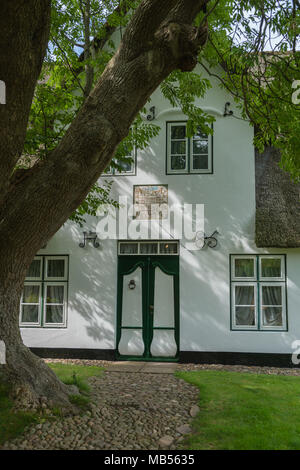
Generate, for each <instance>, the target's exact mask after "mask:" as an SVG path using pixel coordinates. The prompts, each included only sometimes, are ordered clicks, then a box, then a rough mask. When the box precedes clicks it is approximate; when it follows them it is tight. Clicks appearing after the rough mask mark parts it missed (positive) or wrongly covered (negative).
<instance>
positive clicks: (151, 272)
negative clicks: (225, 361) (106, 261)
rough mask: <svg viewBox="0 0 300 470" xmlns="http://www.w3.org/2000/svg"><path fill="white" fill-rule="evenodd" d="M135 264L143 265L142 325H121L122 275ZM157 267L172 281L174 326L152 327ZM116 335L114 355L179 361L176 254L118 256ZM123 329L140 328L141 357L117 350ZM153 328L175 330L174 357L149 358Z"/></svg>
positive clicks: (130, 270)
mask: <svg viewBox="0 0 300 470" xmlns="http://www.w3.org/2000/svg"><path fill="white" fill-rule="evenodd" d="M138 267H141V268H142V309H143V312H142V319H143V326H142V327H126V325H125V326H122V299H123V276H125V275H128V274H131V273H133V272H134V271H135V270H136V269H137V268H138ZM156 267H159V268H160V269H161V270H162V271H163V272H164V273H165V274H168V275H171V276H173V282H174V328H157V327H153V319H154V315H153V314H152V313H153V311H151V310H150V306H153V305H154V280H155V279H154V278H155V268H156ZM117 292H118V293H117V338H116V357H117V359H119V360H126V361H128V360H131V361H153V362H155V361H159V362H162V361H167V362H171V361H172V362H173V361H174V362H175V361H178V356H179V256H172V255H167V256H159V255H145V256H143V255H137V256H135V255H129V256H126V255H124V256H119V257H118V285H117ZM122 328H123V329H129V328H132V329H135V330H136V329H142V330H143V341H144V344H145V351H144V354H143V355H142V356H125V355H121V354H119V352H118V346H119V342H120V339H121V332H122ZM154 329H162V330H167V329H170V330H175V341H176V345H177V352H176V355H175V357H152V355H151V352H150V346H151V343H152V339H153V331H154Z"/></svg>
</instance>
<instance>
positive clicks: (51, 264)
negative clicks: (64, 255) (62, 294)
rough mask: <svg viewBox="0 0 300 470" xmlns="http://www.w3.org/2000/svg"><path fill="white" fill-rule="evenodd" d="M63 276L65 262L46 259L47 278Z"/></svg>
mask: <svg viewBox="0 0 300 470" xmlns="http://www.w3.org/2000/svg"><path fill="white" fill-rule="evenodd" d="M64 276H65V260H64V259H48V264H47V277H64Z"/></svg>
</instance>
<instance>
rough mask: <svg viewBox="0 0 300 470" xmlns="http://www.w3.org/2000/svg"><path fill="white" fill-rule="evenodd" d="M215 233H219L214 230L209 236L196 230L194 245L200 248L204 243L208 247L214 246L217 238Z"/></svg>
mask: <svg viewBox="0 0 300 470" xmlns="http://www.w3.org/2000/svg"><path fill="white" fill-rule="evenodd" d="M215 235H219V232H218V231H217V230H215V231H214V232H213V233H212V234H211V235H210V236H209V237H207V236H205V233H204V232H197V233H196V240H195V243H196V246H197V247H198V248H200V249H201V248H204V246H205V245H207V246H209V248H216V246H217V244H218V240H217V239H216V237H215Z"/></svg>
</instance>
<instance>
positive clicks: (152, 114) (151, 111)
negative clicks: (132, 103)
mask: <svg viewBox="0 0 300 470" xmlns="http://www.w3.org/2000/svg"><path fill="white" fill-rule="evenodd" d="M155 110H156V108H155V106H151V108H150V109H149V114H148V115H147V121H153V120H154V119H155V117H156V116H155Z"/></svg>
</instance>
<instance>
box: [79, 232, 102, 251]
mask: <svg viewBox="0 0 300 470" xmlns="http://www.w3.org/2000/svg"><path fill="white" fill-rule="evenodd" d="M89 240H90V241H93V246H94V248H99V246H100V243H99V242H98V241H97V233H96V232H91V231H90V232H89V233H87V232H83V242H81V243H79V246H80V248H85V246H86V242H87V241H89Z"/></svg>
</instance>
